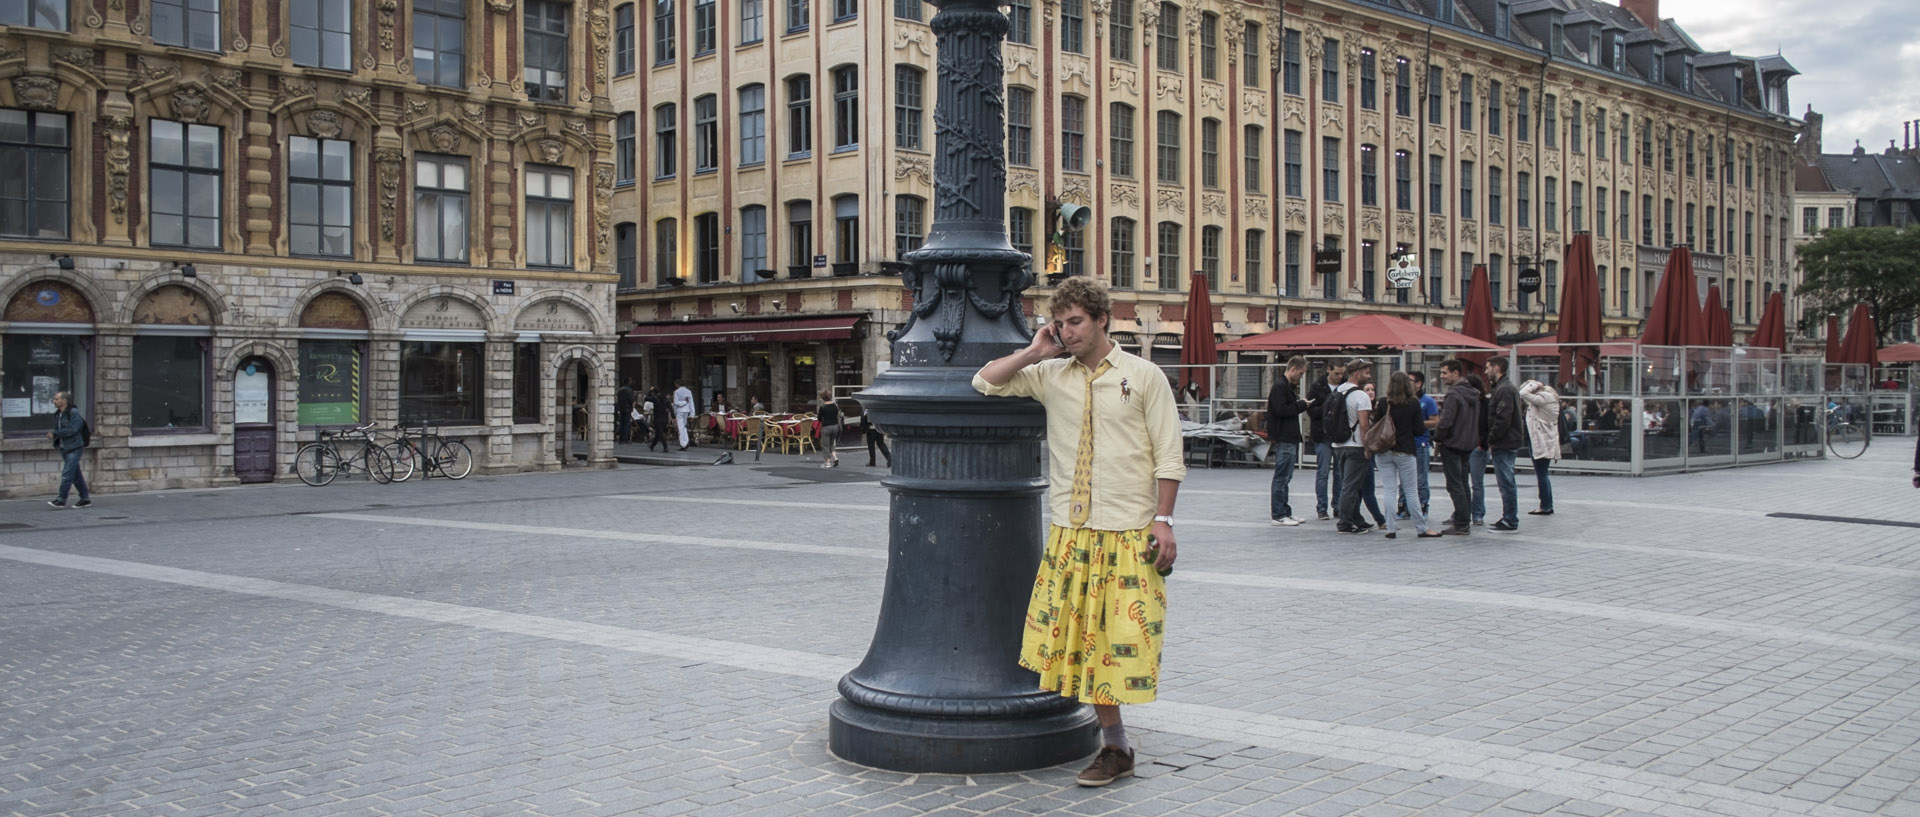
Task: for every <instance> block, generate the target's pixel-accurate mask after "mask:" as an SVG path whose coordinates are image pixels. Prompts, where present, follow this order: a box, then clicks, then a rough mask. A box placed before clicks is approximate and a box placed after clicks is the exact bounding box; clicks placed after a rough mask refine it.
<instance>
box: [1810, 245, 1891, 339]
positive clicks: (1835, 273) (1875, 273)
mask: <svg viewBox="0 0 1920 817" xmlns="http://www.w3.org/2000/svg"><path fill="white" fill-rule="evenodd" d="M1796 252H1797V253H1798V254H1799V256H1800V268H1801V269H1802V270H1804V271H1805V273H1806V274H1805V277H1804V279H1803V280H1802V281H1801V283H1800V289H1799V291H1798V293H1797V294H1799V295H1802V296H1805V297H1806V298H1808V299H1809V303H1808V305H1807V306H1808V310H1809V314H1810V315H1845V314H1847V313H1849V312H1851V311H1853V306H1854V304H1859V303H1864V304H1866V305H1867V308H1868V309H1869V310H1872V312H1873V325H1874V328H1875V329H1876V330H1878V332H1879V337H1878V338H1877V339H1876V340H1877V341H1878V343H1879V345H1882V346H1884V345H1886V343H1887V339H1888V337H1889V336H1890V335H1891V333H1892V330H1893V327H1894V325H1895V324H1897V323H1905V322H1907V321H1911V320H1913V318H1914V314H1915V312H1916V311H1920V228H1912V227H1839V228H1835V229H1832V230H1828V231H1826V232H1824V233H1821V234H1820V237H1819V238H1817V239H1814V240H1813V241H1809V242H1807V243H1805V244H1802V245H1800V247H1799V248H1798V249H1797V250H1796Z"/></svg>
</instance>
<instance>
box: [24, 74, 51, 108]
mask: <svg viewBox="0 0 1920 817" xmlns="http://www.w3.org/2000/svg"><path fill="white" fill-rule="evenodd" d="M13 102H14V104H16V105H19V106H20V107H22V108H33V109H37V110H42V111H50V110H53V108H54V106H55V105H56V104H58V103H59V102H60V80H57V79H54V78H53V77H46V76H38V75H32V74H29V75H27V76H24V77H14V78H13Z"/></svg>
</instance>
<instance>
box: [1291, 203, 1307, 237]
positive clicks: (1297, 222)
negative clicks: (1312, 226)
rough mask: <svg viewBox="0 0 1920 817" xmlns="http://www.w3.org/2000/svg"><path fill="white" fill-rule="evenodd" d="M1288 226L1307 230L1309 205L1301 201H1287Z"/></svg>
mask: <svg viewBox="0 0 1920 817" xmlns="http://www.w3.org/2000/svg"><path fill="white" fill-rule="evenodd" d="M1287 226H1289V227H1297V228H1300V229H1303V230H1304V229H1306V227H1307V205H1306V204H1304V203H1302V202H1301V201H1300V200H1299V199H1287Z"/></svg>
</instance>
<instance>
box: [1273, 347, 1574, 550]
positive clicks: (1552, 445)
mask: <svg viewBox="0 0 1920 817" xmlns="http://www.w3.org/2000/svg"><path fill="white" fill-rule="evenodd" d="M1510 366H1511V362H1510V361H1509V360H1508V359H1507V358H1506V357H1505V356H1500V357H1494V358H1492V359H1490V360H1488V361H1487V362H1486V363H1485V364H1484V366H1483V367H1481V368H1482V370H1481V371H1478V372H1476V371H1475V367H1474V366H1473V364H1471V363H1468V362H1467V361H1465V360H1461V359H1457V358H1456V359H1452V360H1448V361H1445V362H1444V363H1442V364H1441V366H1440V380H1441V386H1442V390H1443V391H1442V396H1441V398H1440V399H1439V400H1436V399H1435V398H1434V397H1432V396H1429V395H1428V394H1427V393H1426V378H1425V377H1424V376H1423V375H1422V374H1421V373H1420V372H1413V371H1406V372H1393V373H1392V374H1391V375H1390V376H1389V377H1388V378H1387V385H1386V389H1385V395H1384V396H1381V395H1380V394H1379V390H1378V388H1377V387H1376V386H1375V385H1374V380H1373V363H1372V362H1371V361H1369V360H1367V359H1365V358H1354V359H1352V360H1350V361H1348V362H1347V363H1345V364H1337V365H1334V366H1331V367H1329V368H1328V370H1327V377H1326V379H1325V380H1323V381H1318V382H1315V383H1313V384H1312V385H1311V386H1309V387H1307V389H1306V391H1305V392H1304V393H1302V391H1301V381H1302V379H1303V378H1304V377H1305V375H1306V370H1307V361H1306V358H1304V357H1300V356H1295V357H1293V358H1292V359H1291V360H1289V361H1287V364H1286V367H1285V368H1284V369H1283V370H1282V374H1281V377H1280V378H1278V379H1277V380H1276V382H1275V383H1274V386H1273V389H1272V391H1271V392H1269V393H1268V395H1267V412H1266V416H1267V423H1268V427H1267V436H1268V439H1269V440H1270V441H1271V443H1272V446H1273V453H1274V472H1273V485H1272V491H1271V493H1272V499H1271V503H1270V504H1271V508H1270V512H1271V515H1272V518H1273V524H1274V525H1276V526H1283V527H1293V526H1297V525H1300V524H1303V523H1304V522H1305V521H1306V520H1304V519H1303V518H1301V517H1297V516H1294V513H1293V504H1292V501H1291V497H1290V495H1289V491H1290V489H1291V487H1292V482H1293V472H1294V471H1295V470H1296V468H1297V467H1298V465H1299V460H1300V452H1301V447H1302V446H1303V445H1306V444H1308V443H1311V444H1312V445H1313V447H1314V458H1315V461H1316V466H1315V472H1314V506H1315V507H1314V510H1315V514H1316V516H1318V518H1319V519H1321V520H1328V519H1332V520H1334V521H1335V529H1336V530H1338V531H1340V532H1341V533H1366V532H1368V531H1371V530H1373V529H1374V528H1376V527H1379V528H1383V529H1385V531H1386V535H1387V538H1389V539H1392V538H1397V537H1398V535H1399V528H1400V525H1399V522H1401V521H1403V520H1404V521H1407V522H1409V523H1410V525H1411V527H1412V529H1413V530H1414V531H1416V534H1415V535H1416V536H1418V537H1420V538H1432V537H1438V536H1447V535H1453V536H1465V535H1468V534H1470V533H1472V529H1473V526H1474V525H1484V524H1485V518H1486V515H1487V511H1486V477H1485V475H1486V471H1487V466H1488V465H1492V466H1493V472H1494V481H1495V484H1496V487H1497V490H1498V491H1499V493H1500V516H1499V518H1498V519H1497V520H1496V521H1495V522H1494V524H1493V525H1492V528H1493V529H1494V530H1498V531H1515V530H1519V529H1520V518H1519V507H1518V505H1519V496H1518V493H1519V491H1518V485H1517V483H1516V481H1515V475H1514V469H1515V467H1516V464H1517V461H1518V456H1519V452H1520V450H1521V449H1522V448H1523V447H1524V448H1527V449H1528V450H1529V451H1530V453H1531V459H1532V465H1533V471H1534V476H1535V479H1536V481H1537V483H1538V485H1539V506H1538V507H1536V508H1535V509H1533V510H1531V511H1528V513H1529V514H1530V515H1535V516H1548V515H1552V514H1553V512H1554V511H1553V485H1552V482H1551V480H1550V474H1549V471H1550V468H1551V465H1552V463H1553V461H1554V460H1557V459H1559V458H1560V443H1561V441H1562V437H1563V435H1564V430H1563V429H1564V424H1563V423H1562V421H1561V411H1560V396H1559V393H1558V392H1556V391H1555V390H1554V389H1553V388H1552V387H1551V386H1548V385H1546V384H1544V383H1541V382H1539V381H1537V380H1529V381H1527V382H1525V383H1523V384H1519V385H1515V384H1514V382H1513V381H1512V379H1511V378H1510V377H1509V376H1508V371H1509V369H1510ZM1302 415H1305V416H1306V418H1307V423H1306V429H1305V430H1304V433H1303V429H1302V428H1301V423H1300V418H1301V416H1302ZM1376 426H1378V427H1379V428H1376ZM1387 426H1391V428H1390V429H1389V428H1387ZM1389 432H1390V433H1389ZM1436 449H1438V451H1437V453H1438V454H1439V457H1440V461H1441V467H1442V470H1443V473H1444V474H1445V480H1446V483H1445V490H1446V492H1447V495H1448V498H1449V499H1450V500H1451V502H1452V504H1453V512H1452V515H1451V516H1450V517H1449V518H1448V519H1447V520H1446V525H1445V527H1444V528H1439V527H1437V526H1436V525H1434V524H1432V521H1433V520H1432V517H1431V515H1430V507H1429V498H1430V496H1431V493H1432V489H1431V487H1430V485H1429V482H1428V473H1429V471H1430V468H1431V462H1432V458H1433V456H1434V455H1435V453H1436ZM1376 473H1377V474H1378V479H1377V481H1376ZM1377 485H1379V486H1384V487H1385V489H1386V496H1387V497H1388V499H1389V500H1390V501H1393V502H1394V503H1395V505H1396V506H1395V508H1394V511H1393V513H1392V514H1387V513H1384V512H1383V511H1382V509H1381V506H1380V502H1379V499H1378V498H1377V496H1376V493H1377V487H1376V486H1377ZM1363 506H1364V507H1365V509H1366V511H1367V513H1368V515H1369V516H1371V518H1372V521H1371V522H1369V521H1368V519H1367V517H1365V516H1362V515H1361V509H1362V507H1363Z"/></svg>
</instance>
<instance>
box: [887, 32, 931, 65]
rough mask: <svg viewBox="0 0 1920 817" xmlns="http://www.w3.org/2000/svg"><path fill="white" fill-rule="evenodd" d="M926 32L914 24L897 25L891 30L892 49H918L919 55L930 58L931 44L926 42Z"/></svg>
mask: <svg viewBox="0 0 1920 817" xmlns="http://www.w3.org/2000/svg"><path fill="white" fill-rule="evenodd" d="M927 34H928V32H927V31H926V30H925V29H922V28H918V27H916V26H904V25H903V26H899V27H897V28H895V29H894V30H893V50H895V51H906V50H908V49H913V50H915V51H919V52H920V56H922V57H928V58H931V57H932V56H933V45H932V44H931V43H928V42H927Z"/></svg>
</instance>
